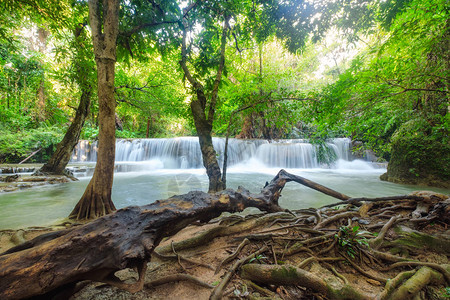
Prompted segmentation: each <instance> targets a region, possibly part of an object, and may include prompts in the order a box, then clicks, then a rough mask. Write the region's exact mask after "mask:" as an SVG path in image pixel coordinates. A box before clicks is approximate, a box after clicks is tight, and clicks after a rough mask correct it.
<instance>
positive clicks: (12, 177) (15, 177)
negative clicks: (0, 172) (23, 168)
mask: <svg viewBox="0 0 450 300" xmlns="http://www.w3.org/2000/svg"><path fill="white" fill-rule="evenodd" d="M19 177H20V176H19V175H17V174H14V175H10V176H6V177H5V182H14V181H17V180H18V179H19Z"/></svg>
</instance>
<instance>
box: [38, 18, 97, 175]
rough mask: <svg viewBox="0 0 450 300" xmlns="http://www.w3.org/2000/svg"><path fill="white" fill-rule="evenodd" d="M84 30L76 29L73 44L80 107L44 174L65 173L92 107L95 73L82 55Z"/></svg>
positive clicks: (81, 26) (42, 169)
mask: <svg viewBox="0 0 450 300" xmlns="http://www.w3.org/2000/svg"><path fill="white" fill-rule="evenodd" d="M83 30H84V26H83V25H82V24H81V25H78V26H77V27H76V28H75V30H74V37H75V38H74V43H73V45H74V48H75V49H76V57H75V58H74V61H73V64H74V66H75V76H76V81H77V83H78V86H79V87H80V90H81V97H80V104H79V105H78V108H77V111H76V113H75V118H74V119H73V121H72V124H71V125H70V127H69V128H68V129H67V132H66V134H65V135H64V138H63V140H62V141H61V142H60V143H59V144H58V146H57V148H56V151H55V153H53V155H52V157H51V158H50V160H49V161H48V162H47V163H46V164H45V165H44V166H42V168H41V169H40V170H39V171H40V172H43V173H50V174H58V175H59V174H63V173H64V170H65V168H66V166H67V164H68V163H69V160H70V156H71V154H72V152H73V149H74V148H75V146H76V145H77V143H78V140H79V138H80V134H81V130H82V129H83V125H84V121H85V120H86V117H87V116H88V115H89V107H90V105H91V96H92V85H91V78H92V77H91V75H92V72H93V67H92V70H91V69H90V68H89V67H86V62H87V60H88V59H89V58H87V57H86V56H85V55H84V53H82V51H83V48H84V47H86V46H85V40H84V39H83V37H84V36H82V32H83ZM87 68H89V69H87Z"/></svg>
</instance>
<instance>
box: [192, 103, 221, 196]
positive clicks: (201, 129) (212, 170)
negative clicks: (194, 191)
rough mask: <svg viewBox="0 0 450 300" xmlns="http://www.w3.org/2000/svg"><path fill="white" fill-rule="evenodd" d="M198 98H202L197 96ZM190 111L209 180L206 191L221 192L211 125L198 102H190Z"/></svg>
mask: <svg viewBox="0 0 450 300" xmlns="http://www.w3.org/2000/svg"><path fill="white" fill-rule="evenodd" d="M198 97H202V96H201V95H199V96H198ZM203 97H204V96H203ZM191 110H192V116H193V118H194V123H195V128H196V129H197V135H198V141H199V143H200V150H201V151H202V158H203V166H204V167H205V168H206V174H207V175H208V179H209V188H208V191H209V192H212V193H213V192H218V191H221V190H223V189H225V184H224V182H223V181H222V173H221V171H220V167H219V163H218V162H217V155H216V150H214V147H213V143H212V137H211V131H212V124H211V122H208V120H205V118H206V116H205V113H204V112H203V109H202V108H201V105H200V101H199V100H194V101H192V102H191Z"/></svg>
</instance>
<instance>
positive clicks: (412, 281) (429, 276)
mask: <svg viewBox="0 0 450 300" xmlns="http://www.w3.org/2000/svg"><path fill="white" fill-rule="evenodd" d="M408 275H409V274H408ZM442 283H444V280H443V276H442V274H441V273H439V272H436V271H434V270H433V269H431V268H428V267H422V268H420V269H419V270H418V271H417V272H415V274H414V275H412V276H411V277H410V278H409V279H408V280H406V281H405V282H404V283H403V284H402V285H401V286H399V287H398V288H397V289H395V290H393V291H392V293H386V296H385V298H381V299H382V300H403V299H412V298H413V297H414V296H415V295H416V294H417V293H418V292H419V291H420V290H421V289H422V288H424V287H425V286H427V285H428V284H435V285H437V284H442ZM383 296H384V295H383Z"/></svg>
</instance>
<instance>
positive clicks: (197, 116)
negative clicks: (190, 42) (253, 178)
mask: <svg viewBox="0 0 450 300" xmlns="http://www.w3.org/2000/svg"><path fill="white" fill-rule="evenodd" d="M187 16H188V15H187V14H185V16H184V19H183V39H182V46H181V61H180V65H181V68H182V69H183V72H184V75H185V76H186V78H187V80H188V81H189V83H190V84H191V86H192V90H193V92H194V93H195V96H196V99H194V100H192V102H191V111H192V117H193V119H194V123H195V128H196V129H197V134H198V139H199V143H200V149H201V151H202V157H203V165H204V167H205V168H206V174H207V175H208V179H209V189H208V191H209V192H217V191H221V190H223V189H225V187H226V186H225V182H224V181H222V177H221V176H222V173H221V170H220V167H219V163H218V161H217V157H216V151H215V150H214V147H213V143H212V137H211V132H212V127H213V122H214V114H215V111H216V104H217V98H218V93H219V84H220V81H221V78H222V72H223V69H224V67H225V46H226V37H227V32H228V20H229V16H224V22H223V29H222V38H221V45H220V61H219V66H218V68H217V73H216V78H215V80H214V83H213V86H212V90H211V91H210V92H209V95H210V96H209V97H207V95H206V93H205V88H204V86H203V85H202V84H201V83H200V82H199V81H198V80H197V79H196V78H195V77H194V76H192V74H191V72H190V70H189V68H188V66H187V47H186V40H187V33H188V30H189V28H188V26H189V25H188V22H187V19H186V18H187Z"/></svg>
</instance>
